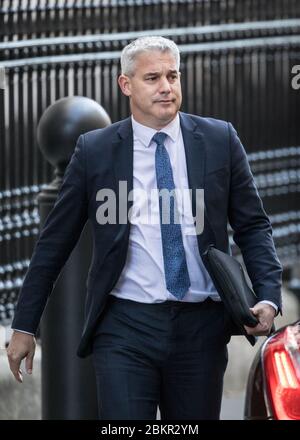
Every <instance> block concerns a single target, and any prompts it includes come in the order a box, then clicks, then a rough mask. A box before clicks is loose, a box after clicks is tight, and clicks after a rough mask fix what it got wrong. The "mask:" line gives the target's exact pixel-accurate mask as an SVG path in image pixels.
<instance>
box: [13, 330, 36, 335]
mask: <svg viewBox="0 0 300 440" xmlns="http://www.w3.org/2000/svg"><path fill="white" fill-rule="evenodd" d="M12 330H14V331H15V332H19V333H26V335H31V336H34V333H30V332H25V330H19V329H18V328H12Z"/></svg>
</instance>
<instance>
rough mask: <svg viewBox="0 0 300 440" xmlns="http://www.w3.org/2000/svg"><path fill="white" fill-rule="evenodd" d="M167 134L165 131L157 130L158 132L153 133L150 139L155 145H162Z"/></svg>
mask: <svg viewBox="0 0 300 440" xmlns="http://www.w3.org/2000/svg"><path fill="white" fill-rule="evenodd" d="M167 136H168V135H167V134H166V133H163V132H162V131H159V132H157V133H155V135H154V136H153V138H152V140H153V142H155V143H156V144H157V145H163V144H164V142H165V140H166V137H167Z"/></svg>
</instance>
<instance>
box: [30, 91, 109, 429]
mask: <svg viewBox="0 0 300 440" xmlns="http://www.w3.org/2000/svg"><path fill="white" fill-rule="evenodd" d="M110 123H111V121H110V118H109V116H108V115H107V113H106V112H105V110H104V109H103V108H102V107H101V106H100V105H99V104H97V103H96V102H95V101H93V100H91V99H89V98H85V97H81V96H74V97H69V98H62V99H60V100H58V101H56V102H55V103H54V104H52V105H51V106H50V107H48V108H47V109H46V111H45V112H44V114H43V116H42V117H41V119H40V122H39V125H38V143H39V146H40V149H41V151H42V152H43V154H44V156H45V158H46V159H47V160H48V161H49V162H50V163H51V164H52V165H53V166H54V167H55V179H54V181H53V182H51V183H50V184H49V185H48V186H47V187H45V189H44V190H43V191H42V192H41V193H40V194H39V196H38V204H39V211H40V218H41V225H43V223H44V221H45V219H46V217H47V215H48V213H49V212H50V210H51V208H52V207H53V205H54V203H55V200H56V197H57V194H58V189H59V187H60V185H61V181H62V177H63V174H64V170H65V168H66V166H67V164H68V162H69V161H70V158H71V155H72V153H73V151H74V149H75V145H76V141H77V139H78V137H79V136H80V135H81V134H83V133H86V132H87V131H90V130H94V129H96V128H102V127H105V126H107V125H109V124H110ZM91 254H92V239H91V232H90V229H89V224H88V223H87V224H86V225H85V228H84V230H83V232H82V234H81V237H80V239H79V241H78V243H77V245H76V247H75V248H74V250H73V252H72V254H71V256H70V258H69V260H68V261H67V263H66V265H65V267H64V269H63V270H62V272H61V274H60V276H59V278H58V281H57V283H56V284H55V287H54V290H53V292H52V294H51V296H50V299H49V301H48V304H47V307H46V310H45V313H44V315H43V318H42V320H41V326H40V329H41V342H42V419H46V420H58V419H60V420H88V419H97V417H98V415H97V395H96V382H95V377H94V376H95V375H94V371H93V366H92V359H91V358H87V359H80V358H78V357H77V356H76V350H77V347H78V343H79V340H80V336H81V330H82V327H83V318H84V302H85V291H86V277H87V272H88V266H89V262H90V259H91Z"/></svg>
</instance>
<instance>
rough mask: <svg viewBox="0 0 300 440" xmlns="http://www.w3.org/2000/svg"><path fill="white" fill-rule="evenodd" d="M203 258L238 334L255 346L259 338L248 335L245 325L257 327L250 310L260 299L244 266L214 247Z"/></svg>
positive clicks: (210, 247)
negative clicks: (249, 280) (250, 284)
mask: <svg viewBox="0 0 300 440" xmlns="http://www.w3.org/2000/svg"><path fill="white" fill-rule="evenodd" d="M203 257H204V258H205V259H206V262H207V265H208V269H209V274H210V276H211V278H212V280H213V282H214V284H215V287H216V289H217V291H218V293H219V295H220V297H221V299H222V300H223V302H224V305H225V307H226V309H227V311H228V313H229V315H230V317H231V319H232V321H233V322H234V324H235V327H237V328H238V332H237V334H241V335H245V336H246V338H247V339H248V341H249V342H250V344H251V345H254V344H255V343H256V340H257V338H256V337H255V336H252V335H248V334H247V332H246V330H245V328H244V325H247V326H248V327H255V326H256V325H257V324H258V320H257V318H256V317H255V316H254V315H253V314H252V313H251V311H250V310H249V309H250V307H253V306H254V305H255V304H256V303H257V301H258V299H257V296H256V295H255V292H254V291H253V289H252V288H251V287H250V286H249V284H248V282H247V279H246V276H245V272H244V269H243V267H242V265H241V264H240V263H239V262H238V261H237V260H236V259H235V258H234V257H232V256H231V255H228V254H226V253H225V252H222V251H220V250H218V249H216V248H215V247H214V246H209V247H208V249H207V250H206V251H205V253H204V255H203Z"/></svg>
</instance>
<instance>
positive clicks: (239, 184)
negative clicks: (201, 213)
mask: <svg viewBox="0 0 300 440" xmlns="http://www.w3.org/2000/svg"><path fill="white" fill-rule="evenodd" d="M180 123H181V129H182V135H183V140H184V146H185V154H186V161H187V171H188V180H189V188H190V189H193V190H195V189H197V188H204V200H205V220H204V230H203V233H202V234H200V235H198V236H197V238H198V246H199V251H200V255H202V254H203V252H204V251H205V250H206V248H207V246H208V245H210V244H215V246H216V247H217V248H218V249H220V250H222V251H225V252H228V253H229V252H230V249H229V240H228V229H227V224H228V221H229V223H230V225H231V227H232V229H233V231H234V235H233V238H234V241H235V242H236V243H237V245H238V246H239V248H240V249H241V251H242V254H243V258H244V261H245V264H246V267H247V271H248V274H249V276H250V279H251V281H252V283H253V288H254V290H255V292H256V294H257V296H258V299H259V300H270V301H273V302H274V303H275V304H277V305H278V307H279V309H280V308H281V272H282V268H281V265H280V263H279V261H278V258H277V255H276V251H275V248H274V243H273V239H272V229H271V225H270V222H269V219H268V217H267V215H266V213H265V211H264V209H263V206H262V202H261V199H260V197H259V195H258V192H257V189H256V186H255V184H254V180H253V175H252V173H251V171H250V168H249V164H248V161H247V157H246V153H245V150H244V148H243V146H242V144H241V142H240V140H239V138H238V136H237V133H236V131H235V130H234V128H233V127H232V125H231V124H230V123H228V122H225V121H221V120H216V119H212V118H202V117H198V116H194V115H188V114H185V113H180ZM119 181H127V191H128V192H129V191H131V190H132V188H133V131H132V124H131V119H130V118H127V119H125V120H123V121H120V122H117V123H115V124H112V125H110V126H109V127H106V128H103V129H99V130H94V131H91V132H88V133H86V134H84V135H81V136H80V138H79V140H78V142H77V145H76V148H75V151H74V154H73V156H72V158H71V161H70V163H69V165H68V167H67V169H66V172H65V175H64V178H63V183H62V185H61V188H60V191H59V195H58V198H57V201H56V203H55V206H54V208H53V209H52V211H51V212H50V214H49V216H48V218H47V220H46V222H45V225H44V227H43V229H42V231H41V234H40V237H39V239H38V241H37V244H36V247H35V250H34V253H33V256H32V259H31V262H30V266H29V269H28V272H27V274H26V276H25V280H24V283H23V286H22V289H21V291H20V295H19V300H18V304H17V307H16V311H15V317H14V321H13V324H12V327H13V328H18V329H20V330H25V331H28V332H32V333H35V332H36V330H37V327H38V325H39V321H40V318H41V315H42V312H43V310H44V307H45V305H46V302H47V298H48V296H49V295H50V293H51V291H52V289H53V286H54V283H55V281H56V279H57V277H58V275H59V273H60V271H61V269H62V267H63V266H64V264H65V262H66V260H67V259H68V256H69V255H70V253H71V251H72V249H73V248H74V246H75V244H76V243H77V241H78V239H79V236H80V233H81V231H82V229H83V227H84V225H85V223H86V221H87V220H88V221H89V222H90V223H91V227H92V231H93V240H94V253H93V258H92V262H91V266H90V270H89V273H88V279H87V299H86V310H85V323H84V328H83V333H82V338H81V341H80V345H79V348H78V355H79V356H81V357H84V356H86V355H88V354H90V353H91V349H92V348H91V347H92V344H91V340H92V335H93V331H94V329H95V326H96V324H97V322H98V321H99V318H100V316H101V313H102V312H103V309H104V307H105V303H106V299H107V297H108V293H109V292H110V291H111V290H112V288H113V287H114V285H115V284H116V282H117V280H118V278H119V276H120V274H121V272H122V269H123V267H124V264H125V261H126V255H127V249H128V239H129V232H130V223H129V222H127V224H105V225H100V224H99V223H98V222H97V220H96V211H97V208H98V207H99V206H100V204H101V202H98V201H96V193H97V191H98V190H99V189H102V188H110V189H112V190H113V191H114V192H115V193H116V195H117V198H118V193H119ZM195 203H196V197H195V191H193V196H192V210H193V215H194V216H195V213H196V205H195ZM131 204H132V203H131V202H128V209H129V208H130V207H131ZM204 264H205V263H204Z"/></svg>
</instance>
